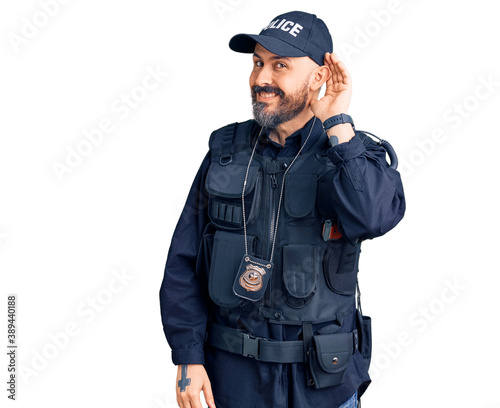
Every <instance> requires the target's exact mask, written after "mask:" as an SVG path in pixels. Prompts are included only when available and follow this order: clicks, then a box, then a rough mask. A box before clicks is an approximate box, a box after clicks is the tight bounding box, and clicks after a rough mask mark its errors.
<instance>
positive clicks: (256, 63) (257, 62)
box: [255, 61, 264, 68]
mask: <svg viewBox="0 0 500 408" xmlns="http://www.w3.org/2000/svg"><path fill="white" fill-rule="evenodd" d="M263 65H264V64H263V63H262V61H255V66H256V67H259V68H260V67H262V66H263Z"/></svg>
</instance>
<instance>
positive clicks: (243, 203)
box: [241, 117, 316, 263]
mask: <svg viewBox="0 0 500 408" xmlns="http://www.w3.org/2000/svg"><path fill="white" fill-rule="evenodd" d="M315 122H316V117H314V120H313V123H312V125H311V129H309V134H308V135H307V138H306V140H305V141H304V143H302V146H300V149H299V151H298V152H297V154H296V155H295V157H294V158H293V160H292V162H291V163H290V165H289V166H288V167H287V169H286V170H285V172H284V173H283V181H282V182H281V190H280V199H279V201H278V211H277V213H276V222H275V223H274V237H273V246H272V248H271V256H270V259H269V262H270V263H272V262H273V256H274V244H275V243H276V233H277V232H278V222H279V218H280V210H281V200H282V198H283V187H284V186H285V176H286V174H287V173H288V171H289V170H290V168H291V167H292V165H293V163H295V160H296V159H297V157H299V154H300V153H301V152H302V149H304V146H305V145H306V143H307V141H308V140H309V136H311V133H312V130H313V127H314V123H315ZM262 129H263V127H261V128H260V132H259V135H258V136H257V140H256V141H255V144H254V145H253V149H252V154H251V155H250V160H249V161H248V166H247V171H246V173H245V181H244V182H243V191H242V192H241V204H242V207H243V233H244V235H245V255H248V243H247V219H246V214H245V189H246V186H247V179H248V172H249V170H250V164H251V163H252V160H253V156H254V153H255V148H256V147H257V143H258V142H259V139H260V135H261V134H262Z"/></svg>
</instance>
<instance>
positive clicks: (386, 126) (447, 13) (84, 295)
mask: <svg viewBox="0 0 500 408" xmlns="http://www.w3.org/2000/svg"><path fill="white" fill-rule="evenodd" d="M62 3H63V2H62V0H61V2H60V3H56V4H59V6H58V8H55V7H54V5H53V4H54V2H53V1H52V2H50V1H49V0H45V1H44V0H42V1H34V0H31V1H28V0H23V1H16V2H2V5H1V6H0V8H1V9H0V27H1V31H2V35H3V36H2V38H3V40H2V41H1V42H0V53H1V63H0V69H1V76H0V81H1V88H0V95H1V120H0V135H1V147H0V183H1V185H0V191H1V199H0V213H1V218H0V268H1V277H0V279H1V295H0V296H1V301H0V304H1V305H2V306H1V307H0V327H1V330H0V332H1V333H2V334H1V336H0V337H1V339H2V340H1V341H0V343H1V344H3V346H1V347H3V350H2V356H3V358H2V359H1V361H2V363H1V367H0V373H1V374H0V378H1V383H2V387H1V388H2V390H4V391H2V393H1V399H2V402H1V403H0V405H2V406H7V405H6V404H5V405H4V403H6V400H7V397H6V396H7V392H6V391H5V390H6V388H7V384H6V381H7V374H8V373H7V359H6V358H5V357H6V355H5V354H6V352H7V348H6V342H7V306H6V305H7V295H8V294H11V293H14V294H16V295H17V297H18V310H17V325H18V331H17V335H18V339H17V341H18V344H19V347H18V353H19V358H18V361H17V364H18V368H21V367H20V366H22V367H23V370H24V374H22V375H21V373H20V374H19V376H18V390H17V399H18V400H17V402H16V404H17V406H19V407H34V406H49V404H50V406H52V407H67V406H72V407H87V406H95V407H105V406H113V407H147V408H149V407H175V406H176V403H175V374H176V368H175V367H174V366H173V365H172V363H171V360H170V349H169V347H168V344H167V342H166V340H165V337H164V334H163V331H162V327H161V320H160V312H159V302H158V291H159V287H160V284H161V280H162V277H163V267H164V263H165V259H166V256H167V251H168V247H169V242H170V238H171V235H172V232H173V229H174V227H175V223H176V221H177V218H178V216H179V214H180V211H181V209H182V206H183V204H184V200H185V197H186V195H187V192H188V190H189V187H190V185H191V182H192V179H193V177H194V175H195V173H196V171H197V169H198V166H199V164H200V163H201V160H202V158H203V156H204V155H205V153H206V150H207V145H208V136H209V135H210V132H211V131H212V130H214V129H215V128H218V127H220V126H223V125H225V124H227V123H230V122H234V121H242V120H245V119H247V118H249V117H250V115H251V111H250V97H249V89H248V75H249V71H250V67H251V62H250V61H251V57H250V56H249V55H244V54H236V53H233V52H232V51H230V50H229V48H228V47H227V43H228V41H229V39H230V37H231V36H232V35H234V34H237V33H240V32H250V33H255V32H258V31H259V30H260V29H261V28H262V27H263V26H265V25H267V23H268V22H269V21H270V20H271V19H272V18H273V17H274V16H276V15H278V14H281V13H283V12H285V11H290V10H294V9H295V10H304V11H308V12H313V13H315V14H317V15H318V16H319V17H321V18H322V19H324V20H325V22H326V23H327V25H328V26H329V28H330V31H331V33H332V37H333V41H334V49H335V51H336V52H337V53H338V55H339V56H340V58H341V60H343V61H344V62H345V63H346V65H347V67H348V70H349V71H350V73H351V75H352V78H353V98H352V103H351V107H350V114H351V115H352V116H353V118H354V120H355V122H356V126H357V128H358V129H362V130H367V131H370V132H373V133H375V134H376V135H378V136H380V137H383V138H385V139H387V140H389V141H390V142H391V143H392V144H393V145H394V147H395V148H396V150H397V152H398V155H399V157H400V160H401V167H400V169H401V171H402V173H403V175H404V187H405V192H406V198H407V213H406V216H405V218H404V220H403V221H402V222H401V223H400V225H398V227H397V228H396V229H395V230H393V231H391V232H389V233H388V234H387V235H386V236H384V237H381V238H379V239H376V240H374V241H368V242H365V243H364V244H363V255H362V259H361V262H360V284H361V289H362V292H363V309H364V312H365V313H366V314H368V315H371V317H372V319H373V331H374V350H373V360H372V374H373V377H374V379H375V381H374V382H373V384H372V385H371V386H370V388H369V390H368V391H367V393H366V394H365V395H366V396H365V397H364V398H363V407H364V408H369V407H382V406H383V407H387V408H388V407H406V408H410V407H423V406H425V407H439V406H453V407H464V408H465V407H479V408H495V407H497V408H498V407H500V396H499V395H498V393H497V390H498V385H497V384H498V379H499V378H498V367H499V365H500V357H499V354H498V352H497V351H496V349H497V344H498V334H499V330H498V325H497V323H496V322H497V320H498V314H497V313H498V306H499V304H498V297H499V296H498V284H499V279H498V275H497V274H498V273H500V270H499V269H500V268H499V267H498V261H497V259H496V257H497V254H498V252H499V247H498V239H497V231H498V228H499V226H500V225H499V217H498V208H499V204H500V203H499V199H498V194H497V190H498V176H499V172H498V167H497V163H498V158H497V151H498V148H499V142H498V136H499V127H498V124H497V119H498V112H499V107H500V106H499V100H500V99H499V95H498V94H499V89H500V70H499V68H500V57H499V53H498V38H499V35H500V29H499V28H498V12H497V11H496V10H495V9H494V7H493V4H494V3H495V2H493V1H487V0H475V1H456V0H455V1H451V0H446V1H443V0H441V1H431V0H413V1H411V0H400V1H396V0H394V1H391V2H390V1H386V0H384V1H382V0H377V1H369V2H368V1H356V2H354V1H328V2H327V1H314V0H308V1H290V0H289V1H286V2H285V1H269V0H265V1H260V0H259V1H250V0H221V1H218V2H214V1H213V0H207V1H184V2H181V1H176V2H172V1H169V2H167V1H160V0H141V1H138V0H137V1H123V0H122V1H118V0H108V1H97V0H86V1H77V0H73V1H71V0H66V2H65V4H62ZM43 4H52V8H49V10H50V13H49V12H48V11H44V7H42V5H43ZM217 5H218V6H219V8H216V6H217ZM223 5H226V8H222V6H223ZM45 9H47V7H45ZM49 14H51V15H49ZM33 24H35V25H33ZM30 25H31V27H30ZM495 26H496V28H495ZM148 70H149V71H151V70H157V71H160V72H163V73H165V72H168V75H164V74H161V75H160V76H159V77H158V80H157V81H156V82H154V81H150V82H148V83H147V84H148V87H149V88H150V89H149V90H144V88H141V86H142V85H141V84H142V83H143V80H144V79H145V78H146V77H147V75H148ZM486 82H490V84H491V85H490V86H489V89H488V88H487V87H485V86H484V85H483V83H486ZM153 87H154V88H155V89H152V88H153ZM124 95H125V96H124ZM126 95H132V98H135V100H134V101H133V103H134V104H135V105H136V106H135V107H134V109H132V108H127V109H128V110H127V109H125V108H124V106H125V104H124V103H123V102H122V99H121V98H123V97H126ZM120 107H121V110H120ZM460 112H462V113H460ZM102 121H104V123H106V122H107V126H108V128H112V131H110V132H108V133H106V134H104V135H103V137H102V140H101V141H100V142H99V143H97V142H96V144H95V145H90V144H89V143H88V142H85V140H88V139H86V137H85V136H84V131H90V130H91V129H96V128H98V126H99V125H100V123H101V122H102ZM436 129H442V133H441V138H440V139H437V140H434V141H432V139H431V138H432V136H433V134H435V132H437V131H436ZM95 134H96V133H95ZM89 146H90V147H89ZM85 147H87V150H86V151H85V150H82V151H85V154H87V155H86V156H85V157H80V159H79V160H78V159H77V158H76V157H72V158H71V154H69V153H68V152H70V151H72V150H75V149H77V148H80V149H85ZM68 155H69V156H68ZM68 157H69V158H68ZM68 160H69V162H67V161H68ZM69 164H71V166H70V165H69ZM63 165H67V166H68V167H67V168H66V170H67V171H66V172H64V174H63V175H62V176H61V175H60V174H59V176H60V177H58V175H57V173H56V171H55V170H54V166H60V167H59V168H60V169H61V168H63V167H61V166H63ZM116 274H119V275H120V274H121V275H122V276H125V278H122V280H121V281H119V280H115V278H114V276H115V275H116ZM109 285H111V288H112V289H113V291H114V292H115V293H112V292H111V291H110V290H109V289H108V286H109ZM449 287H452V288H453V290H451V289H449ZM96 299H97V300H96ZM92 302H94V303H92ZM92 304H93V305H94V307H95V308H97V309H98V310H99V311H95V309H93V308H92ZM68 325H69V326H68ZM65 330H69V331H70V332H71V336H70V335H68V334H64V335H63V334H62V332H64V331H65ZM57 339H58V340H57ZM398 344H399V345H398ZM7 402H9V401H7Z"/></svg>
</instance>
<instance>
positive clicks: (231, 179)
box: [205, 162, 260, 198]
mask: <svg viewBox="0 0 500 408" xmlns="http://www.w3.org/2000/svg"><path fill="white" fill-rule="evenodd" d="M259 168H260V166H259V165H252V166H250V168H249V170H248V177H247V185H246V188H245V194H248V193H250V192H251V191H252V190H253V189H254V187H255V181H256V180H257V174H258V172H259ZM246 171H247V166H246V165H243V164H233V163H231V164H228V165H225V166H224V165H221V164H220V163H219V162H214V163H212V164H211V165H210V167H209V169H208V173H207V179H206V181H205V187H206V189H207V191H208V192H209V193H210V194H212V195H215V196H219V197H226V198H238V197H241V193H242V190H243V183H244V182H245V174H246Z"/></svg>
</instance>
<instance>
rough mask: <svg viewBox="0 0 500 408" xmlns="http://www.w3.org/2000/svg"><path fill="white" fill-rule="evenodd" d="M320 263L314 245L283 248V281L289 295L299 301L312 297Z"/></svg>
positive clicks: (289, 245) (290, 245)
mask: <svg viewBox="0 0 500 408" xmlns="http://www.w3.org/2000/svg"><path fill="white" fill-rule="evenodd" d="M319 263H320V261H319V258H318V254H317V248H316V246H314V245H305V244H288V245H285V246H283V281H284V283H285V287H286V290H287V291H288V293H290V294H291V295H292V296H294V297H296V298H299V299H302V298H306V297H308V296H309V295H311V294H312V293H313V292H314V290H315V289H316V279H317V275H318V270H319Z"/></svg>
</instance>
